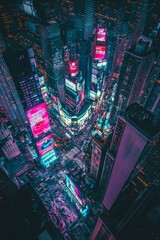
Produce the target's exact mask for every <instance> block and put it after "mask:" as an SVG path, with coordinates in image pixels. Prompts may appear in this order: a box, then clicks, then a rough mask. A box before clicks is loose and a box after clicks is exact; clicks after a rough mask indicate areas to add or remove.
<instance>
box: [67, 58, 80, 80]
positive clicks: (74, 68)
mask: <svg viewBox="0 0 160 240" xmlns="http://www.w3.org/2000/svg"><path fill="white" fill-rule="evenodd" d="M69 72H70V74H71V76H73V77H74V76H76V74H77V73H78V60H75V61H69Z"/></svg>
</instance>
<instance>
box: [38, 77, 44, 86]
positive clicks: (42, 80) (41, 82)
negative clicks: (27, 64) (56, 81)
mask: <svg viewBox="0 0 160 240" xmlns="http://www.w3.org/2000/svg"><path fill="white" fill-rule="evenodd" d="M39 84H40V86H42V85H44V77H43V76H41V77H39Z"/></svg>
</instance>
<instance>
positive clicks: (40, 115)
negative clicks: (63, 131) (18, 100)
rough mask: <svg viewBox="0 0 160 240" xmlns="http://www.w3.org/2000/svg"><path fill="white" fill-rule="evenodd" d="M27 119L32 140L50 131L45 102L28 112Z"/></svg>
mask: <svg viewBox="0 0 160 240" xmlns="http://www.w3.org/2000/svg"><path fill="white" fill-rule="evenodd" d="M27 118H28V121H29V124H30V127H31V130H32V133H33V136H34V138H38V137H39V136H42V135H43V134H44V133H46V132H48V131H49V130H51V127H50V122H49V116H48V110H47V105H46V103H45V102H44V103H41V104H39V105H38V106H36V107H34V108H32V109H30V110H28V111H27Z"/></svg>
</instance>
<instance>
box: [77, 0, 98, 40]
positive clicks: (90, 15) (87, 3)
mask: <svg viewBox="0 0 160 240" xmlns="http://www.w3.org/2000/svg"><path fill="white" fill-rule="evenodd" d="M94 8H95V0H81V1H78V0H75V1H74V11H75V27H76V32H77V36H76V37H77V40H80V39H88V38H89V37H90V36H91V33H92V31H93V22H94Z"/></svg>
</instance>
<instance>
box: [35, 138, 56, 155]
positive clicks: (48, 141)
mask: <svg viewBox="0 0 160 240" xmlns="http://www.w3.org/2000/svg"><path fill="white" fill-rule="evenodd" d="M36 145H37V148H38V152H39V154H40V156H43V155H44V154H46V153H47V152H49V151H50V150H52V149H53V148H54V140H53V137H52V134H49V135H48V136H46V137H44V138H43V139H41V140H40V141H38V142H37V143H36Z"/></svg>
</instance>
